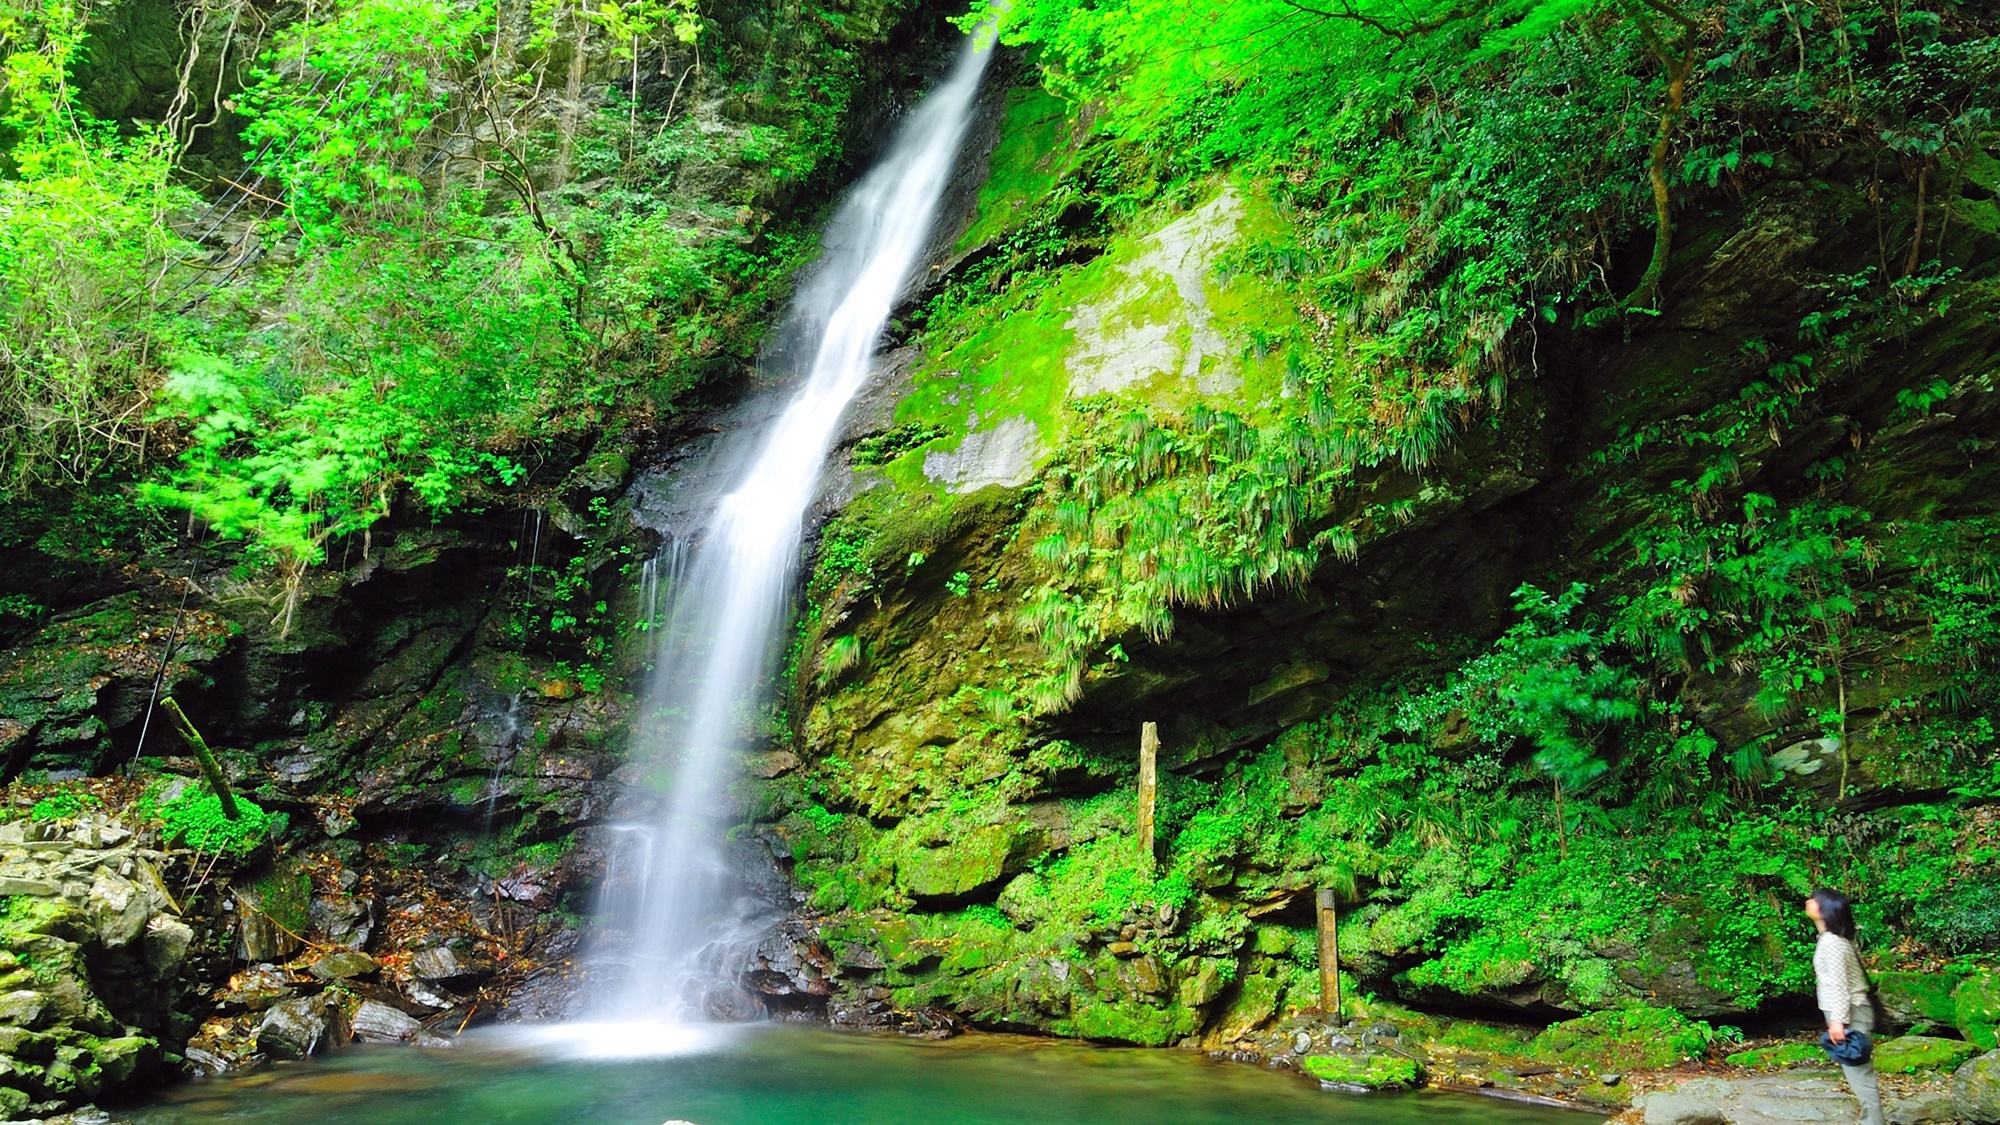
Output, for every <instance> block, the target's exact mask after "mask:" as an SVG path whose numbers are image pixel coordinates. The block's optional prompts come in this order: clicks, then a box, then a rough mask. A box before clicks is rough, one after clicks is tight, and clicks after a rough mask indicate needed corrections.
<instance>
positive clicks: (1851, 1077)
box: [1840, 1004, 1882, 1125]
mask: <svg viewBox="0 0 2000 1125" xmlns="http://www.w3.org/2000/svg"><path fill="white" fill-rule="evenodd" d="M1847 1030H1849V1031H1865V1032H1868V1033H1869V1034H1871V1035H1872V1034H1874V1032H1875V1009H1874V1008H1873V1007H1871V1006H1870V1005H1867V1004H1857V1005H1855V1007H1854V1011H1853V1012H1851V1013H1849V1018H1848V1023H1847ZM1840 1072H1841V1073H1842V1074H1844V1075H1846V1076H1847V1088H1848V1089H1850V1090H1852V1091H1854V1097H1855V1099H1856V1100H1858V1101H1859V1102H1860V1103H1861V1125H1882V1088H1881V1086H1880V1085H1879V1084H1877V1082H1876V1081H1875V1060H1874V1059H1872V1058H1871V1059H1869V1060H1868V1061H1867V1062H1865V1063H1862V1064H1861V1065H1860V1066H1845V1065H1843V1066H1842V1067H1841V1068H1840Z"/></svg>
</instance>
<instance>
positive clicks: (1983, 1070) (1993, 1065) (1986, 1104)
mask: <svg viewBox="0 0 2000 1125" xmlns="http://www.w3.org/2000/svg"><path fill="white" fill-rule="evenodd" d="M1951 1102H1952V1108H1953V1110H1954V1111H1955V1112H1956V1113H1957V1114H1958V1116H1959V1117H1961V1118H1963V1119H1964V1120H1966V1121H1972V1122H1979V1123H1981V1125H1985V1123H1988V1122H1995V1121H2000V1051H1988V1052H1986V1053H1985V1054H1983V1055H1981V1056H1979V1057H1978V1058H1976V1059H1973V1060H1971V1061H1969V1062H1967V1063H1966V1064H1965V1065H1963V1066H1961V1067H1959V1068H1958V1069H1957V1070H1956V1071H1954V1072H1953V1073H1952V1076H1951Z"/></svg>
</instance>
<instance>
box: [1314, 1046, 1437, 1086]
mask: <svg viewBox="0 0 2000 1125" xmlns="http://www.w3.org/2000/svg"><path fill="white" fill-rule="evenodd" d="M1299 1069H1300V1070H1301V1071H1304V1072H1305V1074H1306V1076H1307V1077H1308V1078H1317V1079H1319V1080H1320V1082H1321V1084H1322V1085H1326V1086H1331V1087H1333V1088H1334V1089H1341V1090H1408V1089H1410V1088H1412V1087H1414V1086H1415V1085H1416V1084H1417V1083H1418V1082H1419V1081H1420V1080H1421V1079H1422V1077H1423V1068H1422V1067H1420V1066H1418V1065H1417V1062H1416V1060H1414V1059H1406V1058H1403V1057H1402V1056H1400V1055H1387V1054H1382V1055H1307V1056H1306V1057H1305V1058H1303V1059H1300V1060H1299Z"/></svg>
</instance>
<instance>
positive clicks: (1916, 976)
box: [1874, 973, 1965, 1027]
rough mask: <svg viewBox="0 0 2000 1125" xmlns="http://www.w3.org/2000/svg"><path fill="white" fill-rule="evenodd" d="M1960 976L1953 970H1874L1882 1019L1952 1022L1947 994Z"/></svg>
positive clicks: (1894, 1022)
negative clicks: (1910, 971) (1939, 971)
mask: <svg viewBox="0 0 2000 1125" xmlns="http://www.w3.org/2000/svg"><path fill="white" fill-rule="evenodd" d="M1964 979H1965V978H1964V977H1963V976H1961V975H1959V974H1957V973H1876V974H1875V976H1874V981H1875V994H1876V996H1877V997H1878V998H1879V999H1880V1000H1881V1001H1882V1016H1883V1019H1884V1020H1885V1021H1886V1022H1888V1023H1889V1024H1892V1025H1894V1026H1897V1027H1908V1026H1910V1025H1911V1024H1915V1023H1921V1022H1923V1021H1925V1020H1929V1021H1930V1022H1932V1023H1942V1024H1951V1025H1953V1026H1956V1021H1955V1020H1954V1018H1953V1016H1954V1013H1953V1009H1952V1003H1951V994H1952V992H1953V990H1955V989H1956V988H1958V986H1959V983H1960V982H1962V981H1963V980H1964Z"/></svg>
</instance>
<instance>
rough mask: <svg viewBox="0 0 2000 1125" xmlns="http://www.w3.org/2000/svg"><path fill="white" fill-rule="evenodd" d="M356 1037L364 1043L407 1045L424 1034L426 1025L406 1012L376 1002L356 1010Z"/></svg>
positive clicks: (364, 1003) (364, 1002)
mask: <svg viewBox="0 0 2000 1125" xmlns="http://www.w3.org/2000/svg"><path fill="white" fill-rule="evenodd" d="M353 1027H354V1037H355V1038H356V1039H359V1040H361V1041H362V1042H363V1043H407V1042H409V1041H410V1040H412V1039H415V1038H417V1037H418V1036H420V1035H422V1034H423V1033H424V1025H423V1024H421V1023H418V1022H417V1021H416V1018H415V1017H413V1016H411V1015H409V1014H408V1013H406V1012H401V1011H398V1010H396V1009H395V1008H391V1007H390V1006H389V1005H387V1004H382V1003H378V1002H376V1001H374V1000H365V1001H363V1002H362V1004H361V1006H360V1007H359V1008H356V1009H355V1010H354V1021H353Z"/></svg>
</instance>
